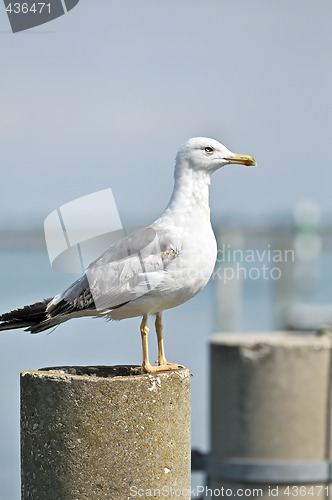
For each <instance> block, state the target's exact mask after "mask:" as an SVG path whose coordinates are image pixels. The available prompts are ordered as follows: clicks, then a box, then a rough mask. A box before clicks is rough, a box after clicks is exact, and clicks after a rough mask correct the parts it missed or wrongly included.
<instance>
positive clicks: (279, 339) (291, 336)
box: [210, 329, 332, 349]
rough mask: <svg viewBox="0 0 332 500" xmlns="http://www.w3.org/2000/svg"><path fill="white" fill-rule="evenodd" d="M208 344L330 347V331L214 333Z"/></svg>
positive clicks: (331, 337) (331, 334)
mask: <svg viewBox="0 0 332 500" xmlns="http://www.w3.org/2000/svg"><path fill="white" fill-rule="evenodd" d="M210 344H212V345H223V346H225V347H236V346H239V345H241V346H245V347H248V348H253V347H255V346H257V345H258V344H261V345H262V344H265V345H266V344H268V345H271V346H275V347H283V348H286V349H287V348H290V349H296V348H301V349H302V348H303V347H309V348H310V347H311V348H314V349H315V348H317V349H331V345H332V331H331V330H329V329H322V330H319V331H318V332H314V331H313V332H308V333H303V332H300V331H299V332H297V331H289V332H288V331H275V332H244V333H233V332H230V333H224V332H223V333H216V334H214V335H212V336H211V337H210Z"/></svg>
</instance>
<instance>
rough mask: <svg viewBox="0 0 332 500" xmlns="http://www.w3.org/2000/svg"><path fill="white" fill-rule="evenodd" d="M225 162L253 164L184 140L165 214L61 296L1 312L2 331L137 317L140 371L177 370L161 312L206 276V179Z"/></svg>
mask: <svg viewBox="0 0 332 500" xmlns="http://www.w3.org/2000/svg"><path fill="white" fill-rule="evenodd" d="M228 164H241V165H245V166H254V165H256V162H255V160H254V159H253V158H252V157H251V156H247V155H238V154H234V153H232V152H231V151H230V150H229V149H227V148H226V147H225V146H223V145H222V144H221V143H220V142H218V141H216V140H214V139H210V138H205V137H196V138H192V139H189V140H188V141H187V142H185V143H184V144H183V145H182V146H181V147H180V149H179V151H178V153H177V156H176V160H175V170H174V189H173V193H172V196H171V199H170V201H169V203H168V205H167V207H166V209H165V211H164V213H163V214H162V216H161V217H160V218H159V219H157V220H156V221H155V222H154V223H153V224H151V225H150V226H148V227H145V228H142V229H138V230H137V231H135V232H134V233H132V234H130V235H129V236H127V237H125V238H123V239H121V240H119V241H117V242H116V243H114V244H113V245H111V246H110V247H109V248H108V249H107V250H106V251H105V252H104V253H103V254H102V255H101V256H100V257H98V258H97V259H96V260H95V261H94V262H92V263H91V264H90V265H89V267H88V268H87V269H86V271H85V273H84V275H83V276H81V277H80V278H79V279H78V280H77V281H75V282H74V283H73V284H71V285H70V286H69V287H68V288H67V289H66V290H65V291H64V292H62V293H60V294H58V295H55V296H54V297H53V298H48V299H44V300H42V301H40V302H36V303H35V304H32V305H28V306H25V307H23V308H21V309H17V310H14V311H11V312H9V313H5V314H2V315H0V330H9V329H15V328H25V331H28V332H31V333H38V332H41V331H43V330H47V329H49V328H54V327H55V326H57V325H59V324H60V323H63V322H65V321H68V320H69V319H72V318H78V317H82V316H92V317H104V318H106V319H107V320H121V319H124V318H131V317H141V318H142V320H141V324H140V333H141V340H142V350H143V363H142V370H143V372H145V373H155V372H159V371H165V370H176V369H179V368H180V367H181V365H178V364H176V363H168V362H167V361H166V357H165V350H164V342H163V324H162V313H163V311H164V310H166V309H170V308H172V307H176V306H179V305H180V304H183V303H184V302H186V301H187V300H189V299H191V298H193V297H194V296H195V295H197V294H198V293H199V292H200V291H201V290H202V288H204V286H205V285H206V284H207V282H208V281H209V279H210V277H211V274H212V272H213V269H214V266H215V262H216V257H217V243H216V239H215V236H214V233H213V230H212V227H211V222H210V207H209V184H210V177H211V175H212V174H213V172H215V171H216V170H218V169H219V168H221V167H224V166H225V165H228ZM149 316H154V317H155V330H156V334H157V341H158V360H157V363H158V366H154V365H151V364H150V361H149V352H148V333H149V328H148V317H149Z"/></svg>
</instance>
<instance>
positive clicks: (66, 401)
mask: <svg viewBox="0 0 332 500" xmlns="http://www.w3.org/2000/svg"><path fill="white" fill-rule="evenodd" d="M137 370H139V369H137V368H136V373H137ZM68 372H69V373H68ZM21 466H22V469H21V473H22V499H28V498H29V499H31V498H33V499H34V500H45V499H50V498H52V499H53V500H74V499H76V498H77V499H78V498H79V499H83V498H89V499H94V498H95V499H98V500H101V499H103V498H105V499H108V500H113V499H114V500H120V499H127V498H130V497H131V496H132V497H135V496H136V497H139V492H140V493H143V492H144V493H143V494H144V498H145V497H146V496H149V493H148V491H153V490H154V489H155V490H157V489H160V490H161V491H167V489H168V490H171V489H173V491H175V490H176V489H178V490H179V489H180V490H181V491H184V490H187V494H184V495H182V496H181V498H185V499H189V498H190V374H189V371H188V370H187V369H186V368H184V369H179V370H177V371H173V372H162V373H159V374H154V375H147V374H144V375H138V374H135V369H134V368H133V367H126V366H119V367H93V368H89V367H63V368H56V369H55V368H47V369H43V370H39V371H25V372H22V374H21ZM162 488H164V490H163V489H162ZM140 496H142V495H140ZM160 496H161V494H160Z"/></svg>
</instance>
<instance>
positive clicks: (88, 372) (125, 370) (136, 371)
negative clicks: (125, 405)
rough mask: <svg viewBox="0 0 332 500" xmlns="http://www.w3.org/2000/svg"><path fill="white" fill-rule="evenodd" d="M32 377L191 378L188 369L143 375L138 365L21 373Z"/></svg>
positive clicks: (48, 369) (64, 378)
mask: <svg viewBox="0 0 332 500" xmlns="http://www.w3.org/2000/svg"><path fill="white" fill-rule="evenodd" d="M25 376H30V377H36V378H39V379H53V380H56V379H58V380H66V379H67V380H68V379H76V380H88V381H93V380H96V381H97V380H100V379H108V380H109V381H110V382H112V380H113V381H114V382H115V381H116V380H118V379H119V378H121V380H124V379H128V380H129V381H134V379H136V380H145V379H147V380H152V379H156V380H158V379H159V380H160V379H162V380H166V379H172V378H174V377H175V378H178V377H180V378H181V379H185V378H187V377H190V372H189V370H188V368H184V367H183V368H179V369H178V370H172V371H164V372H158V373H153V374H151V373H143V371H142V367H141V366H136V365H114V366H53V367H46V368H40V369H39V370H25V371H23V372H22V373H21V377H25Z"/></svg>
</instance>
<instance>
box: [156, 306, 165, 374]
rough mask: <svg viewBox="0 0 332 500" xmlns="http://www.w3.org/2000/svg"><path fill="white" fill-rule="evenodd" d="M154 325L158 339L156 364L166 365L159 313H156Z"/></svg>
mask: <svg viewBox="0 0 332 500" xmlns="http://www.w3.org/2000/svg"><path fill="white" fill-rule="evenodd" d="M155 327H156V334H157V339H158V365H167V361H166V358H165V350H164V341H163V323H162V320H161V313H158V314H156V321H155Z"/></svg>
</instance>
